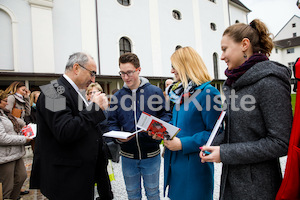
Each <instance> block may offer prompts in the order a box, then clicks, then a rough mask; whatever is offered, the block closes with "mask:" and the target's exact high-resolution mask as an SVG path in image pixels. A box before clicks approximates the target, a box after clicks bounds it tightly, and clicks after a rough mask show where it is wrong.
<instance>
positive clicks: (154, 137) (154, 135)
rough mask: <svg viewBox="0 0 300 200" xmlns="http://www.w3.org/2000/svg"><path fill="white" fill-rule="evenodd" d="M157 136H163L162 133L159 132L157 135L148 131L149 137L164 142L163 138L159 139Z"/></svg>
mask: <svg viewBox="0 0 300 200" xmlns="http://www.w3.org/2000/svg"><path fill="white" fill-rule="evenodd" d="M157 134H162V133H160V132H157V133H155V134H152V131H148V135H149V136H151V137H152V139H154V140H162V139H161V137H158V136H157Z"/></svg>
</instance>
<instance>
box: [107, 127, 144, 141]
mask: <svg viewBox="0 0 300 200" xmlns="http://www.w3.org/2000/svg"><path fill="white" fill-rule="evenodd" d="M141 131H143V129H141V130H138V131H135V132H133V133H130V132H125V131H109V132H107V133H104V134H103V136H104V137H112V138H119V139H127V138H129V137H130V136H132V135H134V134H136V133H138V132H141Z"/></svg>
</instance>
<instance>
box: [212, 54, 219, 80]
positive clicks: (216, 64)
mask: <svg viewBox="0 0 300 200" xmlns="http://www.w3.org/2000/svg"><path fill="white" fill-rule="evenodd" d="M213 62H214V75H215V79H216V80H217V79H219V70H218V68H219V67H218V54H217V53H214V54H213Z"/></svg>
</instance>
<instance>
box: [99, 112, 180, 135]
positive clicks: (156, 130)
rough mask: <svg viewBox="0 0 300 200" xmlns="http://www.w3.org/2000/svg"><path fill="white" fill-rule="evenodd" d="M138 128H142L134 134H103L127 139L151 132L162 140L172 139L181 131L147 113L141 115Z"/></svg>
mask: <svg viewBox="0 0 300 200" xmlns="http://www.w3.org/2000/svg"><path fill="white" fill-rule="evenodd" d="M136 127H137V128H140V130H137V131H135V132H133V133H130V132H125V131H109V132H107V133H105V134H103V136H105V137H113V138H119V139H127V138H128V137H130V136H132V135H134V134H136V133H138V132H141V131H147V132H148V131H151V133H152V134H157V136H158V137H160V138H162V139H165V138H166V139H172V138H173V137H175V136H176V134H177V133H178V132H179V131H180V128H178V127H176V126H173V125H172V124H169V123H168V122H165V121H163V120H161V119H158V118H157V117H154V116H152V115H149V114H147V113H145V112H143V113H142V114H141V116H140V118H139V121H138V123H137V125H136Z"/></svg>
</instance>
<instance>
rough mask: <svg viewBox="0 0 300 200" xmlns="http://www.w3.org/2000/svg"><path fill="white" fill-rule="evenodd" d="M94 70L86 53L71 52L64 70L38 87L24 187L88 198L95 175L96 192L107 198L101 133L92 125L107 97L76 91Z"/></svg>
mask: <svg viewBox="0 0 300 200" xmlns="http://www.w3.org/2000/svg"><path fill="white" fill-rule="evenodd" d="M96 70H97V66H96V63H95V61H94V59H93V58H92V57H91V56H89V55H87V54H85V53H81V52H78V53H74V54H72V55H71V56H70V57H69V60H68V62H67V65H66V68H65V73H64V75H63V76H62V77H60V78H59V79H58V80H57V81H53V82H52V83H51V84H48V85H46V86H45V87H43V88H42V93H41V95H40V97H39V100H38V102H37V125H38V134H37V137H36V146H35V152H34V157H33V164H32V171H31V179H30V188H31V189H40V190H41V192H42V193H43V195H45V196H46V197H47V198H48V199H51V200H52V199H54V200H66V199H82V200H83V199H84V200H92V199H94V186H95V182H97V183H98V184H99V182H100V181H101V184H100V185H101V187H102V189H103V190H102V193H101V194H100V198H101V199H106V200H110V199H113V194H112V192H111V185H110V181H109V178H108V174H107V170H106V169H107V168H106V167H107V158H106V156H105V152H104V151H103V150H102V146H103V141H102V135H101V134H100V133H99V131H98V129H97V127H96V126H97V125H98V124H99V123H100V122H102V121H104V120H105V119H106V115H105V111H104V110H105V109H106V108H107V106H108V103H107V98H106V96H105V94H103V93H102V94H100V93H96V94H95V95H94V97H93V99H92V103H90V104H88V102H87V101H86V100H85V99H84V97H83V95H84V93H81V92H84V90H85V89H86V88H87V87H88V85H89V84H90V83H91V82H95V75H96ZM53 104H54V106H53Z"/></svg>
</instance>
